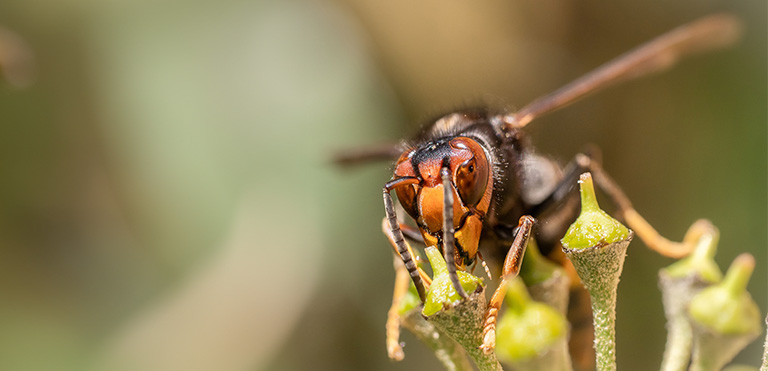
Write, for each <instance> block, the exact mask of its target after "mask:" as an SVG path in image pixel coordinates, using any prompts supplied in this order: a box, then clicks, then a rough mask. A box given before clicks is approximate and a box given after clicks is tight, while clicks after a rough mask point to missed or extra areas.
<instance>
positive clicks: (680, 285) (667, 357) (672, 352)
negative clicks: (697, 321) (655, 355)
mask: <svg viewBox="0 0 768 371" xmlns="http://www.w3.org/2000/svg"><path fill="white" fill-rule="evenodd" d="M707 285H709V282H708V281H706V280H704V279H702V278H701V277H700V276H699V275H697V274H695V273H690V274H688V275H686V276H682V277H678V276H673V275H670V274H669V273H668V272H667V271H666V270H665V269H662V270H661V271H660V272H659V286H660V287H661V292H662V299H663V302H664V314H665V315H666V317H667V343H666V346H665V348H664V358H663V360H662V362H661V369H660V370H661V371H683V370H685V369H686V368H687V367H688V362H690V360H691V347H692V346H693V330H692V329H691V324H690V322H689V321H688V318H687V316H686V312H685V309H686V308H687V306H688V303H689V302H690V301H691V298H692V297H693V296H694V295H696V294H697V293H698V292H700V291H701V290H702V289H703V288H705V287H707Z"/></svg>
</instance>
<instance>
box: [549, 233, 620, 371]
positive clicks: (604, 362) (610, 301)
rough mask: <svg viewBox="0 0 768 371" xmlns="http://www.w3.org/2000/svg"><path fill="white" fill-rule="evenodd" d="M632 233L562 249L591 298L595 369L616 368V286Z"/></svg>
mask: <svg viewBox="0 0 768 371" xmlns="http://www.w3.org/2000/svg"><path fill="white" fill-rule="evenodd" d="M631 240H632V233H631V232H630V235H629V236H628V238H627V239H626V240H624V241H619V242H616V243H610V244H608V245H606V246H602V247H599V246H598V247H593V248H587V249H574V250H570V249H564V250H565V254H566V255H567V256H568V259H570V260H571V261H572V262H573V266H574V267H575V268H576V272H577V273H578V274H579V277H580V278H581V280H582V283H583V284H584V287H585V288H586V289H587V291H588V292H589V297H590V299H591V301H592V321H593V325H594V327H595V343H594V348H595V355H596V363H597V369H598V370H600V371H615V370H616V290H617V288H618V285H619V277H620V276H621V271H622V269H623V266H624V258H625V256H626V253H627V246H629V242H630V241H631Z"/></svg>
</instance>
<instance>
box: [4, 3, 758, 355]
mask: <svg viewBox="0 0 768 371" xmlns="http://www.w3.org/2000/svg"><path fill="white" fill-rule="evenodd" d="M715 11H730V12H733V13H735V14H737V15H739V16H740V17H742V18H743V19H744V20H745V22H746V25H747V32H746V35H745V39H744V42H743V43H742V44H741V45H739V46H738V47H737V48H735V49H733V50H731V51H726V52H723V53H718V54H713V55H707V56H704V57H699V58H696V59H694V60H691V61H686V62H684V63H682V64H681V66H679V67H678V68H676V69H674V70H672V71H671V72H668V73H665V74H663V75H659V76H656V77H652V78H648V79H645V80H643V81H640V82H633V83H630V84H626V85H624V86H621V87H618V88H615V89H612V90H610V92H609V93H607V94H600V95H597V96H595V97H592V98H590V99H588V100H585V101H584V102H581V103H578V104H576V105H574V106H572V107H570V108H568V109H565V110H562V111H560V112H557V113H554V114H552V115H549V116H547V117H545V118H542V119H541V120H539V121H537V122H536V124H535V125H532V127H531V132H532V136H533V138H534V142H535V143H536V144H537V145H538V146H539V148H540V150H541V152H544V153H551V154H552V155H553V156H554V157H555V158H557V159H560V160H562V161H563V162H565V161H567V160H568V159H569V158H570V157H571V156H573V154H574V153H576V152H577V151H579V150H580V149H581V148H583V146H584V145H585V144H587V143H595V144H597V145H598V146H599V147H600V148H602V150H603V156H604V163H605V167H606V169H607V171H609V172H610V173H611V174H612V175H613V176H614V177H615V178H616V180H617V182H618V183H619V184H621V185H622V186H623V187H624V189H625V191H626V192H627V194H628V195H629V196H630V197H631V198H632V200H633V202H634V204H635V206H636V207H637V209H638V211H640V212H641V213H642V214H644V216H645V217H646V218H647V219H648V220H649V221H650V222H651V223H653V224H654V225H655V226H657V227H658V229H659V230H660V232H662V233H663V234H665V235H667V236H669V237H671V238H674V239H677V238H679V237H680V236H682V234H683V233H684V232H685V230H686V229H687V227H688V225H689V224H690V223H691V222H692V221H693V220H695V219H697V218H701V217H706V218H710V219H712V221H713V222H714V223H715V225H717V226H718V227H719V228H720V231H721V243H720V246H721V248H720V251H721V252H720V253H719V254H718V257H717V261H718V262H719V263H720V265H721V267H722V266H724V265H725V262H729V261H731V260H733V258H734V257H735V256H736V255H737V254H738V253H740V252H744V251H749V252H751V253H752V254H753V255H754V256H755V258H756V260H757V262H758V263H757V267H756V269H755V277H756V278H757V279H754V280H753V281H752V282H751V283H750V291H751V292H752V293H753V295H754V298H755V300H756V301H757V302H758V304H759V305H760V307H761V310H762V312H763V313H765V312H766V301H768V298H767V297H766V295H768V287H766V279H765V277H766V275H767V273H766V272H768V264H766V261H767V260H768V257H767V256H766V251H767V249H766V246H768V244H767V242H768V241H766V225H768V219H767V218H766V207H765V205H766V204H768V198H766V190H767V189H768V181H767V179H768V178H767V174H766V169H767V168H768V166H766V165H767V163H766V162H767V159H768V153H767V152H766V137H767V135H766V134H767V133H766V111H765V102H766V100H767V98H768V97H767V96H766V68H765V67H766V55H767V54H768V53H766V19H765V17H766V14H767V12H766V3H765V2H763V1H750V0H739V1H724V0H706V1H700V0H697V1H693V0H683V1H677V2H674V3H670V2H662V1H648V2H633V1H629V0H621V1H615V2H610V3H606V2H600V1H596V0H587V1H584V2H580V3H578V4H576V3H572V2H566V1H552V2H534V1H522V2H508V1H500V0H496V1H491V2H485V3H479V4H478V3H445V2H436V1H426V2H419V3H410V2H389V3H374V2H366V1H358V0H340V1H336V2H334V1H322V0H315V1H310V0H295V1H266V0H264V1H245V0H223V1H216V2H213V1H204V0H189V1H182V0H161V1H148V0H138V1H128V0H113V1H89V0H65V1H43V0H4V1H2V2H0V27H1V28H2V29H3V30H7V32H8V33H10V34H12V35H14V36H13V38H14V39H17V40H20V44H18V45H23V46H22V48H23V50H25V51H28V54H26V52H25V54H24V55H25V57H24V58H21V59H16V60H17V61H18V60H21V61H25V62H21V63H26V64H23V66H24V68H23V69H21V71H25V72H22V74H24V73H28V75H23V76H28V77H29V80H24V81H28V82H29V83H22V84H19V83H15V82H14V81H13V80H12V79H9V78H7V76H6V79H5V80H4V81H0V123H1V124H2V125H0V157H2V158H3V159H4V161H2V162H0V164H1V165H0V166H1V167H0V169H2V174H3V182H1V183H0V292H2V300H0V369H14V370H62V369H78V370H79V369H83V368H86V367H88V366H92V368H95V369H129V370H130V369H145V370H150V369H156V370H172V369H178V370H182V369H183V370H193V369H200V370H207V369H233V370H237V369H275V370H303V369H316V370H324V369H327V370H340V369H369V370H378V369H404V368H405V369H416V368H419V367H423V368H427V369H433V368H435V367H437V363H436V361H435V360H434V359H432V356H431V355H430V352H429V351H427V350H426V348H425V347H423V346H422V345H419V343H418V342H417V341H415V339H414V338H413V337H408V336H405V338H404V339H405V341H406V342H407V344H408V345H409V346H408V347H406V348H405V351H406V359H405V361H404V362H405V363H403V364H393V363H390V362H389V361H388V360H387V359H386V352H385V347H384V320H385V318H386V311H387V309H388V305H389V300H390V298H391V296H390V295H391V289H392V287H391V286H392V282H391V280H392V277H393V274H392V269H391V252H390V250H391V249H390V248H389V247H388V246H387V242H386V240H385V238H384V237H383V236H381V234H380V232H379V227H380V220H381V217H382V216H383V209H382V205H381V197H380V190H381V185H382V184H383V182H384V181H385V180H386V179H388V178H389V176H390V175H391V174H390V173H389V166H390V165H389V164H373V165H371V166H367V167H361V168H359V169H350V170H349V171H345V170H340V169H337V168H334V167H333V166H331V164H330V162H329V158H330V155H331V154H332V153H333V152H334V151H335V150H337V149H341V148H346V147H355V146H365V145H367V144H371V143H380V142H387V141H395V140H397V139H399V138H402V137H407V136H409V135H411V134H413V133H415V132H416V130H417V124H418V123H419V122H420V121H421V120H422V119H423V118H424V117H429V116H431V115H432V114H434V113H440V112H442V111H445V110H450V109H453V108H455V107H457V106H462V105H467V104H478V103H488V104H491V105H494V106H501V107H510V108H511V107H520V106H522V105H523V104H525V103H527V102H529V101H530V100H531V99H533V98H534V97H536V96H538V95H541V94H544V93H546V92H549V91H551V90H553V89H555V88H557V87H559V86H560V85H562V84H564V83H565V82H567V81H569V80H570V79H572V78H575V77H577V76H579V75H580V74H582V73H584V72H586V71H588V70H590V69H591V68H593V67H595V66H597V65H599V64H600V63H602V62H605V61H607V60H609V59H610V58H612V57H614V56H616V55H618V54H620V53H622V52H624V51H626V50H628V49H629V48H631V47H633V46H635V45H637V44H639V43H641V42H643V41H645V40H648V39H650V38H652V37H653V36H656V35H658V34H660V33H662V32H664V31H666V30H668V29H671V28H673V27H674V26H676V25H679V24H682V23H684V22H686V21H690V20H692V19H695V18H697V17H699V16H702V15H705V14H709V13H712V12H715ZM6 39H7V38H6ZM2 40H3V39H2V38H0V42H4V41H2ZM5 44H6V45H7V44H8V42H5ZM0 46H1V45H0ZM0 50H4V51H7V50H9V49H8V48H7V47H6V48H4V49H3V48H0ZM19 50H21V49H19ZM3 71H4V72H3V73H4V74H6V75H7V73H8V72H7V71H8V68H7V67H4V69H3ZM17 71H19V70H17ZM668 263H669V262H668V261H667V260H666V259H664V258H661V257H659V256H657V255H655V254H654V253H652V252H650V251H647V250H645V249H643V247H642V244H641V243H639V242H636V244H635V245H634V246H633V247H632V249H631V250H630V255H629V258H628V259H627V264H626V266H625V271H624V277H623V280H622V284H621V285H620V288H619V291H620V293H619V298H620V299H619V304H618V305H619V306H618V321H617V322H618V328H617V334H618V362H619V368H620V369H649V368H650V369H652V368H655V367H657V366H658V362H659V361H660V359H661V353H662V350H663V342H664V325H663V311H662V308H661V300H660V294H659V292H658V290H657V288H656V283H655V279H656V272H657V270H658V269H659V268H660V267H662V266H665V265H668ZM641 334H642V335H641ZM629 349H634V350H633V351H629ZM297 354H299V355H301V357H297V356H296V355H297ZM760 354H761V350H760V347H759V344H754V345H753V346H751V347H750V348H748V349H747V350H746V351H745V352H744V353H743V354H742V355H740V356H739V357H738V358H737V362H739V363H745V364H755V365H756V364H757V362H758V361H759V357H760Z"/></svg>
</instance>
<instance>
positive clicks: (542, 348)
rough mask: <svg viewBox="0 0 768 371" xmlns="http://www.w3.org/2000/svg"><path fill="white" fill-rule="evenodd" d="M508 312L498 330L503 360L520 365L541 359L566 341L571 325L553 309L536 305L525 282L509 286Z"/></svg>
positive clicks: (497, 334)
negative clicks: (554, 347)
mask: <svg viewBox="0 0 768 371" xmlns="http://www.w3.org/2000/svg"><path fill="white" fill-rule="evenodd" d="M506 303H507V309H506V311H505V312H504V314H503V315H502V316H501V318H500V319H499V323H498V325H497V328H496V354H497V355H498V357H499V359H501V360H502V361H507V362H509V363H512V364H514V363H517V362H520V361H526V360H530V359H532V358H535V357H537V356H541V355H543V354H545V353H547V352H548V351H550V350H551V349H552V347H553V346H554V345H555V344H557V343H558V342H560V341H565V339H566V336H567V334H568V323H567V321H566V319H565V317H563V315H561V314H560V313H558V312H557V311H556V310H555V309H553V308H552V307H550V306H548V305H546V304H542V303H538V302H535V301H533V300H532V299H531V297H530V296H529V295H528V291H527V290H526V288H525V284H524V283H523V282H522V280H520V279H519V278H518V279H514V280H511V281H510V282H509V284H508V291H507V296H506Z"/></svg>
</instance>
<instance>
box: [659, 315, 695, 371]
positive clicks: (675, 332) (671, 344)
mask: <svg viewBox="0 0 768 371" xmlns="http://www.w3.org/2000/svg"><path fill="white" fill-rule="evenodd" d="M692 344H693V334H692V333H691V324H690V323H688V320H687V319H686V318H685V316H683V315H678V316H675V317H673V318H670V319H669V320H668V321H667V346H666V348H665V349H664V359H663V360H662V362H661V368H660V370H661V371H683V370H685V368H686V367H687V366H688V361H690V359H691V346H692Z"/></svg>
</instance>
